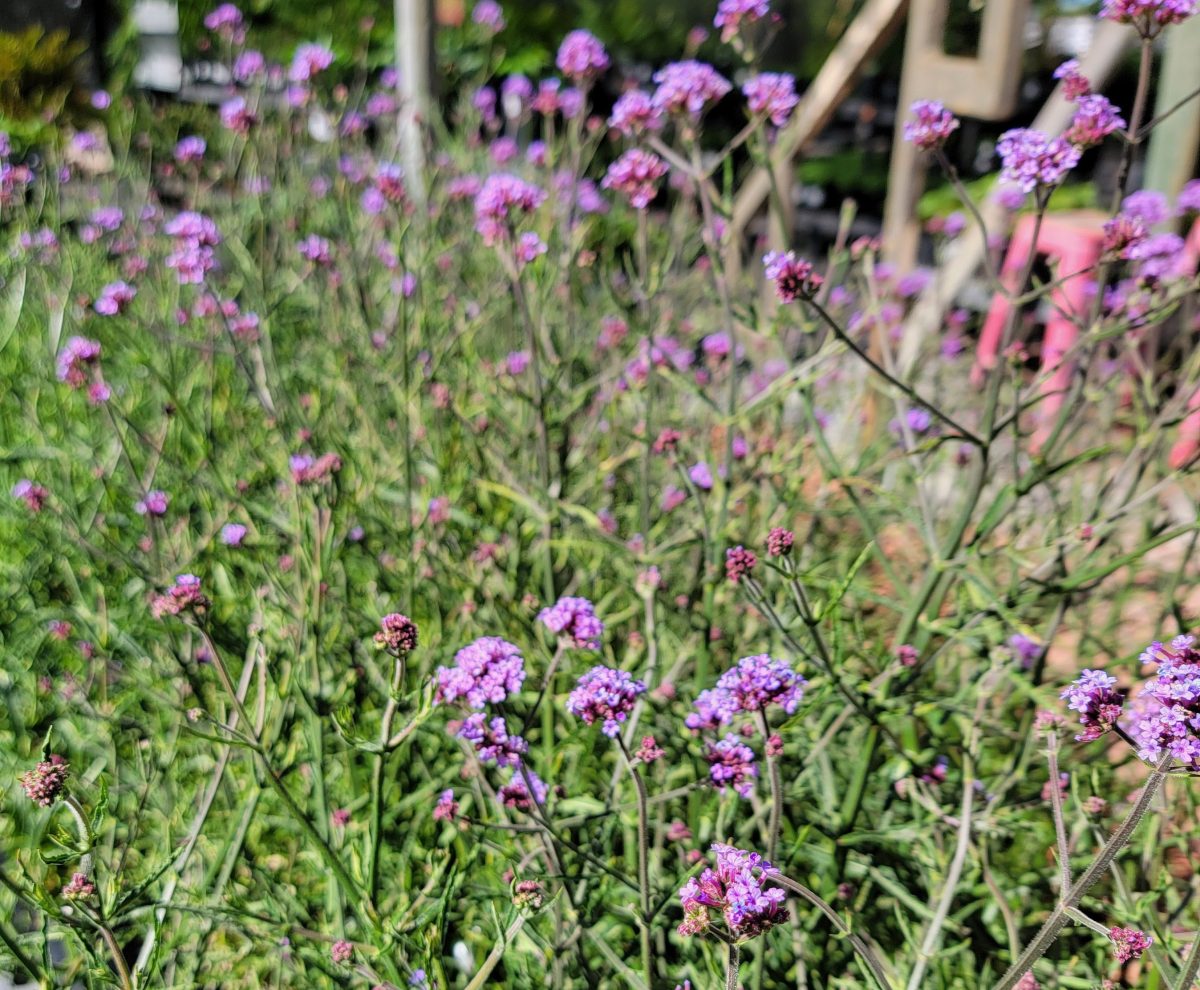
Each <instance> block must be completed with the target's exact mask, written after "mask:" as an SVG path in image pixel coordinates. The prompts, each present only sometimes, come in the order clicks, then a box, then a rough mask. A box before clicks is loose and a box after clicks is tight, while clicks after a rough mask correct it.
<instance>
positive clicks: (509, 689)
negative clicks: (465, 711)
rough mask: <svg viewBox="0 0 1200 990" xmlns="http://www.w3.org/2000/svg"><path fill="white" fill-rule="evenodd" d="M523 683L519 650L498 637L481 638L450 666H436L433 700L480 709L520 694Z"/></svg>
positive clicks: (464, 649) (521, 659)
mask: <svg viewBox="0 0 1200 990" xmlns="http://www.w3.org/2000/svg"><path fill="white" fill-rule="evenodd" d="M524 680H525V658H524V657H522V656H521V651H520V650H519V649H517V647H515V646H513V644H512V643H509V642H507V641H506V640H503V639H501V638H500V637H499V636H482V637H480V638H479V639H477V640H475V642H473V643H468V644H467V645H466V646H464V647H463V648H462V649H461V650H459V651H458V652H457V653H456V654H455V655H454V666H453V667H438V669H437V682H438V684H437V692H436V699H437V701H438V702H453V701H458V700H459V699H462V700H464V701H465V702H466V703H467V705H469V706H470V707H471V708H483V707H485V706H486V705H487V704H489V703H491V704H497V703H499V702H501V701H503V700H504V699H505V698H507V697H508V696H509V695H510V694H514V693H516V692H517V691H520V690H521V684H522V682H523V681H524Z"/></svg>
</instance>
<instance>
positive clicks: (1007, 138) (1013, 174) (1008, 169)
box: [996, 127, 1080, 193]
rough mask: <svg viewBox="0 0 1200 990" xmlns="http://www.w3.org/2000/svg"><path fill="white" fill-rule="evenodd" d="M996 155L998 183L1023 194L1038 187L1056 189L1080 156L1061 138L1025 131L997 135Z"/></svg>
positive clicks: (1015, 130) (1021, 128) (1075, 149)
mask: <svg viewBox="0 0 1200 990" xmlns="http://www.w3.org/2000/svg"><path fill="white" fill-rule="evenodd" d="M996 152H997V154H999V155H1000V162H1001V165H1002V168H1001V171H1000V181H1001V182H1009V183H1012V184H1013V185H1015V186H1018V187H1020V188H1021V189H1023V190H1024V191H1025V192H1027V193H1029V192H1033V190H1034V189H1035V188H1037V187H1038V186H1042V187H1046V188H1049V187H1052V186H1056V185H1058V184H1059V183H1060V182H1062V180H1063V179H1064V178H1065V177H1066V175H1067V173H1068V172H1069V171H1071V169H1073V168H1074V167H1075V166H1076V165H1077V164H1079V155H1080V151H1079V148H1078V147H1077V146H1076V145H1073V144H1071V143H1070V142H1069V141H1067V140H1065V139H1064V138H1060V137H1056V138H1052V137H1049V136H1048V135H1046V134H1043V133H1042V132H1041V131H1035V130H1031V129H1029V128H1027V127H1015V128H1013V129H1012V130H1009V131H1005V132H1004V133H1003V134H1001V135H1000V141H999V142H998V143H997V145H996Z"/></svg>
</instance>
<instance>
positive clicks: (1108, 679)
mask: <svg viewBox="0 0 1200 990" xmlns="http://www.w3.org/2000/svg"><path fill="white" fill-rule="evenodd" d="M1116 683H1117V679H1116V678H1115V677H1113V676H1112V675H1111V674H1106V673H1104V671H1102V670H1085V671H1083V672H1082V673H1080V675H1079V677H1078V679H1076V680H1075V681H1074V682H1073V683H1072V684H1071V685H1070V686H1069V687H1068V688H1067V689H1066V690H1065V691H1063V693H1062V698H1063V700H1064V701H1066V702H1067V707H1068V708H1070V709H1071V710H1072V711H1077V712H1079V724H1080V725H1082V726H1083V732H1081V733H1080V734H1079V735H1077V736H1076V737H1075V738H1076V739H1078V740H1079V741H1080V742H1091V741H1092V740H1093V739H1099V738H1100V737H1101V736H1102V735H1104V733H1106V732H1108V731H1109V729H1111V728H1112V727H1113V726H1114V725H1116V724H1117V719H1119V718H1120V717H1121V712H1122V709H1123V706H1124V704H1125V695H1124V694H1123V693H1122V692H1120V691H1117V690H1114V689H1115V687H1116Z"/></svg>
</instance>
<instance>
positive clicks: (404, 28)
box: [393, 0, 433, 203]
mask: <svg viewBox="0 0 1200 990" xmlns="http://www.w3.org/2000/svg"><path fill="white" fill-rule="evenodd" d="M393 9H394V11H395V15H396V73H397V74H398V75H399V77H400V93H399V95H400V113H399V119H398V120H397V125H398V127H399V131H400V134H399V138H400V155H401V159H402V161H403V164H404V172H405V181H406V182H407V185H408V191H409V194H410V195H411V196H412V197H413V198H414V199H415V200H416V201H417V202H418V203H423V202H425V131H424V126H423V125H424V123H425V122H426V121H427V120H428V119H429V108H430V95H429V90H430V82H431V79H432V78H433V77H432V69H433V4H432V2H431V0H394V7H393Z"/></svg>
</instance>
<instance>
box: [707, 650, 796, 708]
mask: <svg viewBox="0 0 1200 990" xmlns="http://www.w3.org/2000/svg"><path fill="white" fill-rule="evenodd" d="M805 683H806V682H805V680H804V678H803V677H801V676H800V675H799V674H797V673H796V672H795V671H794V670H793V669H792V667H791V665H790V664H789V663H788V662H787V661H786V660H776V659H775V658H774V657H770V656H768V655H767V654H766V653H759V654H757V655H755V656H752V657H742V659H741V660H739V661H738V662H737V666H736V667H732V668H730V669H729V670H727V671H725V673H723V674H722V675H721V676H720V677H719V678H717V690H718V691H723V692H725V694H726V695H728V697H729V698H730V699H731V700H732V702H733V707H734V710H735V711H737V712H756V711H760V710H762V709H765V708H767V707H768V706H769V705H778V706H779V707H780V708H782V709H783V710H784V711H785V712H787V713H788V714H789V715H792V714H794V713H795V711H796V709H797V708H798V707H799V705H800V702H801V700H802V699H803V698H804V685H805Z"/></svg>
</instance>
